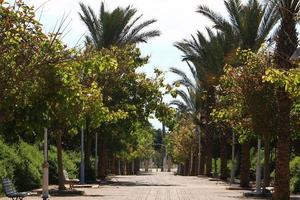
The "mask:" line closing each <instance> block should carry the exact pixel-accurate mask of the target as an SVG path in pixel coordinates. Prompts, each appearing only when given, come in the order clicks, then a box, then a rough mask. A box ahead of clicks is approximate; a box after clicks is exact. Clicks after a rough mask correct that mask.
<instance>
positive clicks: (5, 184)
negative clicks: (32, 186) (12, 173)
mask: <svg viewBox="0 0 300 200" xmlns="http://www.w3.org/2000/svg"><path fill="white" fill-rule="evenodd" d="M2 188H3V191H4V194H5V195H6V196H7V197H9V198H12V199H13V200H18V199H20V200H22V199H23V198H25V197H27V196H28V195H30V193H29V192H17V191H16V190H15V188H14V186H13V184H12V182H11V180H9V179H8V178H4V179H3V180H2Z"/></svg>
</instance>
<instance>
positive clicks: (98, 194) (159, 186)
mask: <svg viewBox="0 0 300 200" xmlns="http://www.w3.org/2000/svg"><path fill="white" fill-rule="evenodd" d="M153 171H155V170H153ZM111 181H112V182H111V184H110V185H105V186H100V187H98V186H96V185H95V186H94V187H93V188H84V189H78V190H84V191H85V195H84V196H75V197H51V199H65V200H68V199H70V200H71V199H72V200H73V199H79V200H81V199H103V200H218V199H220V200H221V199H222V200H229V199H232V200H237V199H246V198H245V197H243V195H242V194H243V192H244V191H241V190H239V191H235V190H226V187H228V185H227V184H225V183H223V182H215V181H209V180H208V179H207V178H200V177H184V176H175V175H173V173H168V172H152V173H148V174H143V175H139V176H116V177H113V178H112V180H111ZM4 199H8V198H1V200H4ZM31 199H41V198H40V197H37V196H32V197H27V198H25V200H31ZM247 199H250V198H247Z"/></svg>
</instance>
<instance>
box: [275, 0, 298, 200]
mask: <svg viewBox="0 0 300 200" xmlns="http://www.w3.org/2000/svg"><path fill="white" fill-rule="evenodd" d="M276 2H277V3H278V5H279V12H280V16H281V21H280V27H279V30H278V35H277V38H276V48H275V64H276V65H277V67H278V68H281V69H285V70H288V69H291V68H294V67H295V66H294V65H293V64H291V63H290V62H289V58H290V56H291V55H292V54H293V52H294V51H295V50H296V48H297V44H298V38H297V31H296V18H295V17H296V16H297V14H298V13H299V10H300V1H299V0H277V1H276ZM277 101H278V124H279V126H278V129H277V137H278V140H277V154H276V173H275V192H274V194H273V198H272V199H275V200H287V199H290V187H289V178H290V177H289V158H290V156H289V155H290V149H289V146H290V140H291V127H290V111H291V106H292V102H291V100H290V98H289V96H288V94H287V93H286V92H285V90H284V88H280V89H278V91H277Z"/></svg>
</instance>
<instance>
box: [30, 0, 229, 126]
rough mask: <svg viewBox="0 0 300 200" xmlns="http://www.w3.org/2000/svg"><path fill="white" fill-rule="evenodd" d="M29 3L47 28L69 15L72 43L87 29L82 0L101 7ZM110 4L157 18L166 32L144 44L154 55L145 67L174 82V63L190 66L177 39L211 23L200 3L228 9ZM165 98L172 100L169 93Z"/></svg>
mask: <svg viewBox="0 0 300 200" xmlns="http://www.w3.org/2000/svg"><path fill="white" fill-rule="evenodd" d="M25 2H26V3H28V4H30V5H34V6H35V7H36V8H38V7H40V6H41V5H43V6H42V7H41V8H39V9H38V10H37V16H38V17H39V16H41V18H40V19H41V22H42V24H43V25H44V28H45V30H46V31H52V30H53V29H54V27H55V24H56V23H57V22H58V21H59V20H61V18H62V17H63V16H64V15H68V19H67V22H70V24H69V25H68V28H67V30H68V31H69V32H68V34H67V35H66V36H65V37H64V38H63V41H64V42H66V43H67V44H68V45H69V46H70V47H73V46H74V45H75V44H76V43H77V42H78V40H79V38H81V37H82V35H84V34H86V33H87V30H86V28H85V26H84V24H83V23H82V22H81V21H80V19H79V16H78V12H79V11H80V9H79V2H83V3H85V4H86V5H90V6H91V7H92V8H94V10H99V7H100V3H101V0H81V1H78V0H25ZM104 3H105V6H106V8H108V9H110V10H111V9H114V8H116V7H117V6H121V7H126V6H128V5H132V6H133V7H135V8H137V10H138V14H143V18H142V20H143V19H144V20H147V19H152V18H154V19H157V20H158V22H157V23H156V24H154V25H153V26H152V27H151V28H155V29H158V30H160V31H161V33H162V35H161V36H160V37H158V38H154V39H152V40H150V41H149V42H148V43H147V44H141V45H139V47H140V48H141V51H142V54H143V55H149V56H150V62H149V64H147V65H146V66H145V67H143V69H141V70H142V71H144V72H146V73H147V74H148V75H149V76H151V75H152V74H153V69H154V68H155V67H156V68H159V69H161V70H163V71H165V72H167V73H166V82H168V83H171V82H172V81H174V80H176V78H177V77H176V76H175V75H173V74H172V73H169V72H168V70H169V68H170V67H177V68H180V69H183V70H185V69H187V67H186V65H185V63H183V62H181V54H180V52H179V51H178V50H177V49H176V48H175V47H174V46H173V44H174V42H176V41H180V40H182V39H183V38H190V35H191V34H194V33H195V32H196V31H197V30H200V31H205V30H204V29H205V26H210V25H211V24H210V22H209V21H208V20H207V19H206V18H204V17H202V16H201V15H200V14H198V13H196V12H195V11H196V9H197V6H198V5H200V4H204V5H207V6H209V7H210V8H212V9H213V10H215V11H216V12H219V13H224V12H225V7H224V4H223V0H184V1H183V0H151V1H150V0H106V1H104ZM165 101H170V97H167V98H166V99H165ZM152 123H153V125H154V126H155V127H156V128H158V127H160V126H161V125H160V123H159V122H157V121H156V120H152Z"/></svg>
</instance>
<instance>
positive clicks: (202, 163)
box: [199, 148, 206, 175]
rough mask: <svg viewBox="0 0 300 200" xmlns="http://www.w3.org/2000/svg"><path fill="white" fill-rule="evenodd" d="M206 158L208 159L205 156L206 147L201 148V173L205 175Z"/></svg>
mask: <svg viewBox="0 0 300 200" xmlns="http://www.w3.org/2000/svg"><path fill="white" fill-rule="evenodd" d="M205 160H206V158H205V149H204V148H201V156H200V166H199V175H204V169H205Z"/></svg>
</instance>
